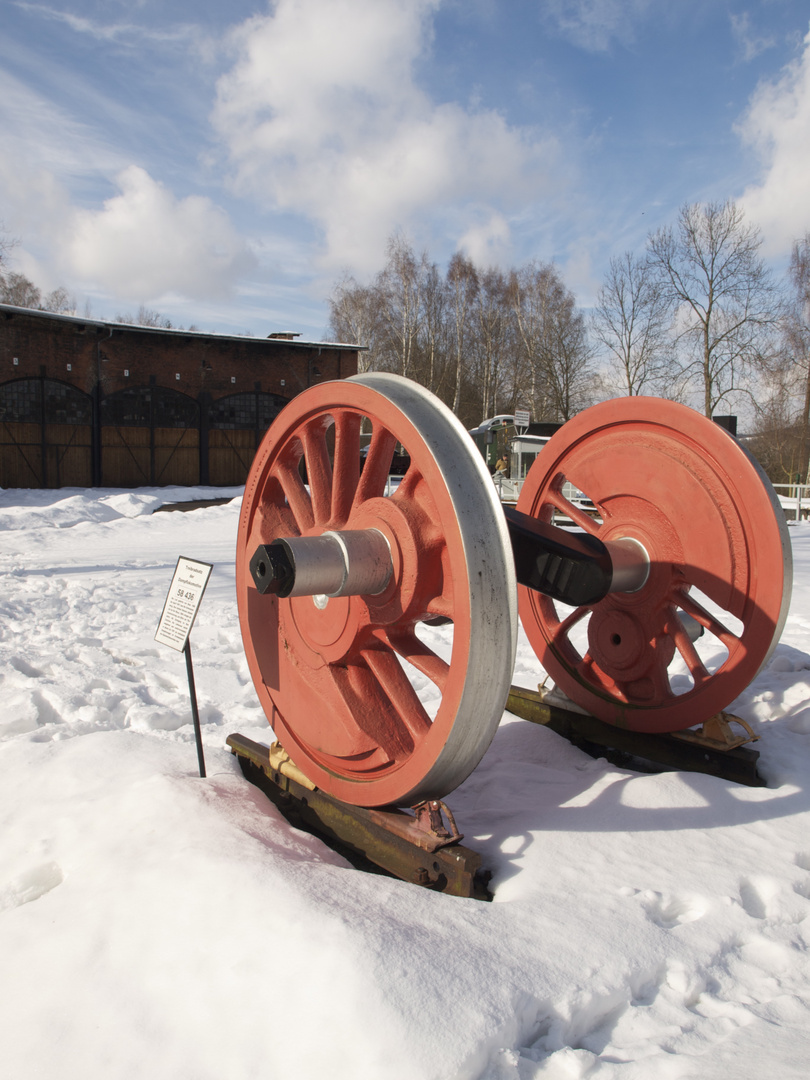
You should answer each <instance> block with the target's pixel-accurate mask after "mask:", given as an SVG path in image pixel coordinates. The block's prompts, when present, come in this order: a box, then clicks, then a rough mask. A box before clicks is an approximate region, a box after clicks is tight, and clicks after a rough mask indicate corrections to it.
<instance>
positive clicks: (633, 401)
mask: <svg viewBox="0 0 810 1080" xmlns="http://www.w3.org/2000/svg"><path fill="white" fill-rule="evenodd" d="M565 481H568V482H569V483H571V484H573V485H574V487H575V488H578V489H579V490H580V491H581V492H583V493H584V494H585V495H586V496H587V497H588V498H589V499H591V500H592V501H593V503H594V505H595V508H596V511H597V515H598V516H597V518H596V519H594V518H593V517H591V516H590V515H589V514H588V513H587V512H586V510H585V509H584V508H583V505H582V503H581V502H580V501H576V500H575V501H573V502H572V500H571V499H569V498H566V497H565V496H564V494H563V484H564V482H565ZM567 490H568V491H569V493H570V489H567ZM518 509H519V510H521V511H522V512H523V513H526V514H530V515H531V516H533V517H535V518H538V519H540V520H543V521H551V519H552V513H553V512H554V511H556V512H557V514H558V515H563V516H565V517H568V518H570V519H571V520H572V521H573V522H574V524H575V525H577V526H579V527H580V528H582V529H584V530H585V531H587V532H590V533H592V534H594V535H595V536H598V537H599V538H600V539H602V540H619V539H622V538H625V537H629V538H632V539H634V540H637V541H639V542H640V543H641V544H642V545H643V546H644V548H645V549H646V550H647V552H648V554H649V557H650V574H649V578H648V580H647V582H646V584H645V585H644V586H643V587H642V588H641V589H640V590H639V591H638V592H635V593H614V594H611V595H609V596H607V597H605V599H604V600H601V601H600V602H599V603H598V604H595V605H592V606H588V607H580V608H577V609H575V610H571V609H563V608H562V607H561V606H560V605H558V604H556V603H555V602H554V601H552V600H550V599H549V598H548V597H545V596H540V595H538V594H537V593H532V592H530V591H529V590H527V589H525V588H523V587H520V589H519V608H520V617H521V622H522V624H523V627H524V630H525V631H526V634H527V636H528V638H529V640H530V642H531V644H532V647H533V648H534V650H535V652H536V654H537V656H538V658H539V660H540V662H541V664H542V665H543V667H544V668H545V669H546V671H547V672H548V673H549V674H550V675H551V677H552V678H553V679H554V681H555V683H556V684H557V685H558V686H559V687H560V689H561V690H562V691H563V692H564V693H565V694H567V695H568V697H570V698H571V700H572V701H575V702H576V703H577V704H579V705H580V706H582V707H583V708H585V709H587V710H588V711H589V712H590V713H592V714H593V715H594V716H597V717H599V718H600V719H602V720H605V721H607V722H608V723H611V724H616V725H617V726H620V727H625V728H630V729H632V730H635V731H644V732H669V731H680V730H683V729H685V728H688V727H692V726H694V725H696V724H700V723H703V722H704V721H705V720H707V719H709V717H711V716H712V715H714V714H715V713H717V712H718V711H720V710H722V709H724V708H726V707H727V706H728V705H729V704H730V703H731V702H732V701H733V700H734V698H735V697H737V696H738V694H740V693H742V691H743V690H744V689H745V688H746V687H747V686H748V684H749V683H750V682H751V680H752V679H753V678H754V676H755V675H756V674H757V672H758V671H759V669H760V668H761V666H762V665H763V664H764V663H765V662H766V660H767V659H768V657H769V656H770V654H771V652H772V650H773V648H774V646H775V645H776V643H777V641H778V640H779V636H780V634H781V631H782V627H783V625H784V622H785V618H786V617H787V608H788V604H789V600H790V591H791V583H792V562H791V553H790V539H789V536H788V533H787V527H786V525H785V519H784V513H783V512H782V510H781V507H780V506H779V503H778V501H777V499H776V496H775V495H774V492H773V488H772V487H771V485H770V483H769V482H768V480H767V478H766V477H765V475H764V473H763V472H762V470H761V468H760V467H759V465H758V464H757V463H756V462H755V461H754V460H753V458H751V457H750V456H749V455H748V453H747V452H746V451H745V450H744V449H743V447H742V446H741V445H740V443H738V442H737V440H736V439H734V438H732V437H731V436H730V435H729V434H728V433H727V432H726V431H724V430H723V429H722V428H720V427H718V426H717V425H716V424H713V423H712V422H711V421H709V420H707V419H706V418H705V417H703V416H701V415H700V414H699V413H697V412H695V411H694V410H692V409H689V408H687V407H686V406H683V405H678V404H676V403H674V402H671V401H662V400H659V399H657V398H641V397H635V398H623V399H617V400H615V401H609V402H605V403H603V404H601V405H596V406H594V407H593V408H591V409H587V410H585V411H584V412H582V413H580V414H579V415H578V416H576V417H575V418H574V419H573V420H571V421H569V422H568V423H567V424H566V425H565V426H564V427H563V428H562V429H561V430H560V431H559V432H558V433H556V434H555V435H554V436H553V437H552V439H551V440H550V441H549V443H548V444H547V445H546V447H544V449H543V451H542V453H541V454H540V455H539V457H538V459H537V461H536V462H535V464H534V465H533V466H532V469H531V470H530V472H529V475H528V477H527V479H526V483H525V486H524V487H523V490H522V492H521V496H520V500H519V502H518ZM558 523H560V520H559V517H558ZM684 612H685V613H686V614H687V615H689V616H691V617H692V619H694V620H696V622H697V624H699V626H701V627H702V628H703V630H704V635H703V638H702V639H701V640H699V641H697V642H694V643H693V641H692V640H690V635H689V633H688V632H687V631H688V627H689V625H690V620H689V619H685V618H684V617H683V613H684ZM586 624H587V631H586ZM691 626H692V627H695V623H691ZM706 642H710V643H712V644H713V645H714V646H715V650H714V652H715V654H716V660H715V661H714V666H713V664H712V663H711V662H708V661H707V660H706V659H704V657H702V656H701V652H703V653H704V656H705V655H707V654H706V649H705V644H706ZM726 653H727V655H726ZM673 661H674V663H673Z"/></svg>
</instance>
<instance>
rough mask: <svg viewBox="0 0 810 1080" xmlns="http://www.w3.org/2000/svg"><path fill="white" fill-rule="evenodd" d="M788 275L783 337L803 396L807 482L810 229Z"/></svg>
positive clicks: (802, 465) (801, 465) (801, 463)
mask: <svg viewBox="0 0 810 1080" xmlns="http://www.w3.org/2000/svg"><path fill="white" fill-rule="evenodd" d="M789 276H790V284H791V286H792V296H791V298H790V302H789V303H788V305H787V310H786V313H785V323H784V340H785V346H786V353H787V359H788V364H789V369H790V374H791V375H792V376H793V378H794V380H795V381H796V382H798V384H799V388H800V392H801V396H802V399H803V403H802V409H801V413H800V414H799V420H798V425H797V426H798V428H799V431H800V451H799V455H798V471H799V473H800V474H801V479H802V481H806V480H807V476H808V471H809V469H810V232H806V233H805V234H804V237H803V238H802V239H801V240H797V241H796V243H795V244H794V245H793V251H792V253H791V259H790V270H789Z"/></svg>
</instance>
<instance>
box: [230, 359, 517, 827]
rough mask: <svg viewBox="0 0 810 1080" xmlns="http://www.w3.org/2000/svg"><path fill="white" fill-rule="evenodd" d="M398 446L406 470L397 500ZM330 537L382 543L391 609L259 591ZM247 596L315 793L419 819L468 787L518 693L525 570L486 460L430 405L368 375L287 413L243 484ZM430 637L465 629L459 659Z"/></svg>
mask: <svg viewBox="0 0 810 1080" xmlns="http://www.w3.org/2000/svg"><path fill="white" fill-rule="evenodd" d="M369 427H370V430H371V432H372V435H371V442H370V444H369V448H368V451H367V454H366V457H365V461H364V464H363V468H362V471H361V428H362V431H363V432H364V433H366V432H368V431H369ZM363 441H365V440H363ZM397 443H401V444H402V446H403V447H404V448H405V449H406V451H407V452H408V454H409V455H410V465H409V467H408V469H407V472H406V473H405V475H404V477H403V478H402V481H401V483H400V484H399V486H398V487H396V488H395V489H393V490H392V491H389V484H388V476H389V472H390V468H391V462H392V457H393V454H394V451H395V448H396V445H397ZM302 462H303V463H304V464H305V466H306V478H307V482H306V483H305V482H304V479H303V473H304V469H303V467H302ZM333 530H336V531H340V530H361V531H362V530H377V531H378V532H379V533H382V534H383V536H384V537H385V538H386V540H387V542H388V546H389V547H390V552H391V563H392V574H391V578H390V581H389V583H388V585H387V586H386V587H385V589H384V591H383V592H382V593H380V594H379V595H376V596H360V595H357V596H340V595H330V596H325V595H315V596H308V595H304V596H295V595H291V596H290V597H289V598H287V599H281V598H279V597H278V596H273V595H270V594H262V593H260V592H259V591H258V590H257V588H256V586H255V585H254V581H253V578H252V577H251V573H250V568H249V562H250V559H251V557H252V555H253V553H254V551H256V549H257V547H258V546H259V545H261V544H269V543H270V542H271V541H272V540H274V539H277V538H279V537H283V538H289V537H302V538H304V537H315V536H321V535H322V534H323V533H325V532H329V531H333ZM375 535H376V534H375ZM236 584H237V596H238V602H239V617H240V621H241V627H242V637H243V640H244V644H245V651H246V654H247V658H248V663H249V665H250V670H251V674H252V676H253V681H254V683H255V686H256V690H257V692H258V695H259V698H260V700H261V703H262V706H263V708H264V710H265V713H266V715H267V717H268V719H269V721H270V723H271V724H272V726H273V729H274V730H275V733H276V736H277V737H278V739H279V740H280V741H281V743H282V745H283V746H284V748H285V749H286V750H287V751H288V752H289V754H290V756H291V757H292V758H293V760H294V761H295V763H296V764H297V765H298V766H299V768H301V769H302V770H303V771H304V772H305V773H306V774H307V775H308V776H309V778H310V779H311V780H312V781H313V783H315V784H316V785H317V786H318V787H320V788H321V789H323V790H325V791H328V792H330V793H331V794H333V795H335V796H337V797H338V798H340V799H342V800H344V801H345V802H349V803H354V804H356V805H361V806H382V805H387V804H398V805H413V804H415V803H416V802H418V801H421V800H422V799H427V798H441V797H442V796H444V795H446V794H447V793H448V792H449V791H451V790H452V789H453V788H455V787H456V786H457V785H458V784H459V783H461V781H462V780H464V779H465V778H466V777H467V776H468V775H469V773H470V772H472V770H473V769H474V768H475V766H476V765H477V764H478V762H479V761H480V759H481V757H482V756H483V754H484V752H485V751H486V749H487V747H488V746H489V743H490V742H491V740H492V737H493V735H494V733H495V729H496V728H497V725H498V723H499V722H500V719H501V716H502V714H503V709H504V704H505V701H506V697H507V695H508V692H509V685H510V681H511V675H512V670H513V667H514V659H515V647H516V641H517V592H516V582H515V572H514V563H513V559H512V553H511V547H510V543H509V536H508V532H507V528H506V522H505V520H504V515H503V513H502V511H501V507H500V504H499V502H498V499H497V496H496V494H495V491H494V487H493V484H492V481H491V479H490V477H489V475H488V473H487V470H486V467H485V465H484V462H483V460H482V458H481V456H480V455H479V454H478V452H477V450H476V448H475V446H474V444H473V443H472V440H471V439H470V437H469V435H468V434H467V433H466V431H465V430H464V429H463V427H462V426H461V424H460V423H459V421H458V420H457V419H456V417H454V416H453V415H452V413H451V412H450V411H449V410H448V409H447V408H446V407H445V406H444V405H443V404H442V403H441V402H440V401H439V400H438V399H437V398H435V397H434V396H433V395H432V394H430V393H429V392H428V391H427V390H425V389H423V388H422V387H420V386H418V385H417V384H416V383H413V382H411V381H409V380H407V379H402V378H400V377H398V376H396V375H387V374H383V373H372V374H367V375H360V376H355V377H354V378H353V379H348V380H345V381H343V382H334V383H326V384H322V385H319V386H317V387H313V388H311V389H309V390H307V391H305V392H304V393H302V394H300V395H299V396H298V397H296V398H295V400H294V401H292V402H291V403H290V404H289V405H288V406H287V407H286V408H285V409H284V411H283V412H282V413H281V414H280V415H279V417H278V418H277V419H276V421H275V422H274V424H273V426H272V427H271V429H270V430H269V431H268V433H267V435H266V437H265V439H264V441H263V442H262V444H261V446H260V448H259V450H258V452H257V454H256V459H255V461H254V463H253V466H252V468H251V471H250V475H249V476H248V480H247V484H246V487H245V496H244V502H243V507H242V514H241V519H240V525H239V540H238V547H237V558H236ZM430 621H434V622H435V621H441V622H450V623H452V631H453V632H452V650H451V654H450V656H449V659H448V658H446V657H444V658H443V657H442V656H440V655H438V653H437V652H436V651H434V649H433V648H431V647H429V645H428V644H426V642H425V638H426V637H428V636H429V634H430V631H428V633H427V634H425V633H424V632H422V631H420V629H419V627H420V624H421V623H426V622H430ZM448 638H449V635H448ZM440 651H441V650H440ZM406 669H407V671H408V672H410V677H409V676H408V674H407V673H406ZM414 683H416V684H417V685H418V686H419V690H420V693H421V697H422V698H424V699H425V700H426V701H427V702H428V707H427V708H426V707H425V705H423V704H422V700H421V699H420V693H417V689H415V688H414ZM437 703H438V707H436V705H437Z"/></svg>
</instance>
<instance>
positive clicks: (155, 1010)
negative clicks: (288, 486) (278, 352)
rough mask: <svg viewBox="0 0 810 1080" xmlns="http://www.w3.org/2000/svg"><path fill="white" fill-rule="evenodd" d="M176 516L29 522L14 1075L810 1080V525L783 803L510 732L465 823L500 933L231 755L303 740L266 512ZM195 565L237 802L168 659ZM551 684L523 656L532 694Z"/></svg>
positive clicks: (18, 645)
mask: <svg viewBox="0 0 810 1080" xmlns="http://www.w3.org/2000/svg"><path fill="white" fill-rule="evenodd" d="M199 492H200V489H194V490H193V493H191V491H190V489H186V490H185V491H184V492H181V493H179V495H180V497H182V498H185V497H186V496H187V497H188V498H189V499H194V500H197V499H204V498H207V497H211V495H210V491H209V492H208V493H202V494H201V493H199ZM164 499H165V500H166V501H180V498H179V497H178V493H177V492H174V493H166V492H165V491H160V490H155V489H153V490H149V489H146V490H139V491H136V492H131V493H122V492H109V491H95V492H87V491H69V492H66V491H60V492H29V493H20V492H12V491H7V492H2V493H0V573H2V578H3V587H2V592H0V702H2V708H0V770H2V777H3V783H2V786H0V837H2V841H0V955H2V957H3V966H2V973H1V974H0V987H2V997H0V1000H2V1003H3V1005H2V1009H0V1045H2V1047H3V1075H4V1077H9V1078H10V1080H30V1078H31V1077H34V1076H36V1077H37V1078H38V1080H57V1078H58V1080H79V1078H81V1080H87V1077H90V1076H104V1077H105V1078H106V1080H130V1078H131V1080H136V1078H137V1080H141V1078H142V1077H143V1076H144V1075H146V1074H148V1075H149V1076H152V1077H155V1078H164V1077H165V1078H166V1080H209V1078H210V1080H215V1078H216V1080H222V1078H223V1077H235V1078H239V1080H252V1078H256V1080H259V1078H261V1080H267V1078H268V1077H279V1078H282V1077H283V1078H284V1080H288V1078H294V1080H299V1078H300V1080H309V1078H322V1077H329V1078H330V1080H365V1078H366V1077H368V1078H370V1080H371V1078H374V1080H381V1078H382V1080H513V1078H516V1080H535V1078H551V1080H558V1078H559V1080H563V1078H565V1080H568V1078H579V1077H599V1078H606V1080H612V1078H614V1077H615V1078H618V1080H635V1078H639V1080H641V1078H644V1080H649V1078H650V1077H656V1078H665V1080H668V1078H677V1080H680V1078H685V1080H691V1078H698V1077H700V1078H701V1080H714V1078H718V1080H719V1078H720V1077H723V1078H726V1077H728V1076H729V1075H735V1076H737V1077H740V1078H752V1080H753V1078H754V1077H757V1078H759V1077H760V1076H761V1075H762V1074H763V1073H765V1072H779V1073H780V1074H781V1075H782V1076H783V1077H786V1078H792V1077H797V1078H798V1077H800V1076H801V1077H804V1076H805V1075H806V1072H807V1063H808V1061H810V1023H809V1022H808V1021H810V1011H809V1010H810V983H809V982H808V977H809V976H810V967H809V962H808V956H810V949H809V948H808V947H809V946H810V919H808V916H810V796H809V795H808V790H807V779H806V778H807V776H808V765H810V693H808V689H809V684H810V655H808V644H809V643H810V616H808V615H806V613H807V612H808V611H810V604H809V603H808V601H809V600H810V595H808V592H810V526H806V525H798V526H796V527H795V528H792V529H791V537H792V540H793V545H794V556H795V561H796V583H795V591H794V599H793V607H792V611H791V614H790V616H789V618H788V622H787V626H786V628H785V633H784V635H783V640H782V643H781V644H780V645H779V646H778V647H777V649H776V651H775V653H774V655H773V657H772V659H771V661H770V663H769V665H768V667H767V668H766V669H765V670H764V671H763V672H762V673H761V674H760V676H759V677H758V678H757V680H756V681H755V683H754V684H753V685H752V686H751V687H750V688H749V689H748V690H747V691H746V693H745V694H744V695H742V696H741V698H740V699H739V700H738V701H737V702H735V703H734V706H733V709H734V711H736V712H737V713H738V714H739V715H741V716H743V717H744V718H745V719H747V720H749V721H750V722H751V724H752V725H753V727H754V728H755V730H756V731H757V733H758V734H760V735H761V736H762V741H761V742H760V744H759V746H760V747H761V752H762V759H761V760H762V764H763V771H764V773H765V775H766V776H767V778H768V781H769V786H768V787H767V788H762V789H748V788H740V787H736V786H735V785H733V784H730V783H726V782H724V781H722V780H718V779H715V778H711V777H705V776H696V775H690V774H685V773H684V774H677V773H670V774H662V775H660V776H644V775H639V774H635V773H630V772H627V771H623V770H621V769H617V768H615V767H613V766H611V765H608V764H607V763H606V762H605V761H604V760H601V761H593V760H591V759H590V758H588V757H586V756H585V755H584V754H582V753H580V752H579V751H578V750H576V749H574V748H573V747H571V746H570V745H569V744H568V743H567V742H565V741H564V740H562V739H560V738H558V737H557V736H556V735H554V733H553V732H550V731H548V730H546V729H543V728H538V727H535V726H533V725H531V724H528V723H525V722H522V721H518V720H517V719H516V718H514V717H511V716H509V715H508V714H507V715H505V717H504V720H503V723H502V725H501V727H500V729H499V731H498V733H497V735H496V738H495V740H494V742H493V744H492V747H491V748H490V751H489V753H488V754H487V756H486V757H485V759H484V761H483V762H482V764H481V766H480V767H479V768H478V769H477V770H476V771H475V773H474V774H473V775H472V776H471V777H470V779H469V780H468V781H467V782H466V783H465V784H464V785H463V786H462V787H461V788H460V789H459V790H458V791H457V792H456V793H454V795H453V796H452V798H451V805H452V808H453V810H454V813H455V815H456V818H457V820H458V821H459V823H460V826H461V828H462V830H463V831H464V833H465V837H466V839H465V842H466V843H468V844H469V845H470V846H471V847H473V848H475V849H477V850H479V851H480V852H481V853H482V854H483V856H484V860H485V863H486V864H487V865H489V866H490V867H491V868H492V869H493V870H494V873H495V876H494V879H493V886H494V888H495V901H494V903H492V904H481V903H478V902H475V901H467V900H460V899H456V898H451V897H445V896H437V895H434V894H433V893H430V892H428V891H425V890H421V889H418V888H416V887H414V886H410V885H406V884H403V883H400V882H396V881H392V880H389V879H385V878H381V877H376V876H367V875H363V874H360V873H358V872H356V871H354V870H352V869H350V868H349V867H348V866H347V865H346V864H345V863H344V862H343V860H342V859H341V858H340V857H339V856H337V855H335V854H334V853H332V852H331V851H330V850H329V849H327V848H326V847H324V846H323V845H322V844H321V843H320V842H318V841H317V840H315V839H313V838H311V837H308V836H306V835H304V834H301V833H298V832H296V831H295V830H294V829H292V828H291V827H290V826H289V825H288V824H287V823H286V822H285V821H284V820H283V819H282V818H281V817H280V816H279V815H278V813H277V812H276V811H275V810H274V808H273V807H272V805H271V804H270V803H269V802H268V801H267V800H266V799H265V798H264V796H263V795H261V793H259V792H258V791H256V790H255V789H254V788H252V787H251V786H250V785H248V784H247V783H246V782H245V781H244V780H243V779H242V777H241V774H240V772H239V770H238V767H237V766H236V764H235V761H234V759H233V758H232V756H231V755H230V754H229V753H227V752H226V750H225V749H224V743H225V737H226V736H227V734H228V733H230V732H232V731H241V732H242V733H243V734H245V735H248V736H249V737H252V738H256V739H259V740H261V741H269V738H270V732H269V728H268V727H267V724H266V721H265V719H264V717H263V715H262V713H261V710H260V709H259V708H258V706H257V703H256V700H255V695H254V692H253V688H252V685H251V682H250V678H249V675H248V671H247V666H246V663H245V660H244V656H243V651H242V645H241V640H240V636H239V629H238V620H237V615H236V605H235V600H234V595H233V554H234V544H235V537H236V526H237V517H238V502H237V503H232V504H229V505H225V506H220V507H211V508H207V509H199V510H194V511H191V512H189V513H185V514H157V515H154V516H153V515H152V514H151V510H152V509H154V506H155V505H156V504H157V503H159V502H161V501H164ZM180 554H183V555H188V556H191V557H193V558H198V559H202V560H205V561H208V562H212V563H214V572H213V575H212V578H211V582H210V584H209V586H208V591H207V592H206V596H205V599H204V601H203V604H202V608H201V610H200V614H199V617H198V621H197V624H196V626H195V629H194V631H193V634H192V645H193V649H194V658H195V674H196V679H197V692H198V696H199V700H200V711H201V720H202V725H203V735H204V742H205V746H206V758H207V765H208V772H209V777H208V779H206V780H200V779H199V777H198V776H197V771H196V754H195V750H194V738H193V731H192V727H191V721H190V713H189V706H188V690H187V685H186V681H185V669H184V663H183V658H182V655H179V654H176V653H174V652H172V651H171V650H168V649H164V648H162V647H159V646H157V645H156V644H155V642H154V641H153V635H154V631H155V627H156V625H157V620H158V617H159V615H160V611H161V608H162V605H163V599H164V597H165V592H166V589H167V587H168V583H169V581H170V578H171V573H172V570H173V568H174V565H175V562H176V559H177V556H178V555H180ZM435 632H436V634H437V635H439V638H438V639H437V640H440V636H441V633H442V631H441V630H439V629H437V630H436V631H435ZM541 677H542V672H541V671H540V669H539V667H538V664H537V661H536V659H535V658H534V655H533V654H532V652H531V650H530V649H529V647H528V645H527V644H526V643H525V640H524V639H521V644H520V647H519V653H518V663H517V671H516V677H515V681H516V682H518V683H521V684H522V685H526V686H532V685H534V684H536V683H537V682H538V681H539V679H540V678H541Z"/></svg>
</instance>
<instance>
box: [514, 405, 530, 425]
mask: <svg viewBox="0 0 810 1080" xmlns="http://www.w3.org/2000/svg"><path fill="white" fill-rule="evenodd" d="M531 422H532V414H531V413H530V412H529V410H528V409H515V427H523V428H527V427H528V426H529V424H530V423H531Z"/></svg>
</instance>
